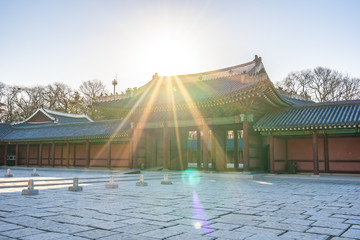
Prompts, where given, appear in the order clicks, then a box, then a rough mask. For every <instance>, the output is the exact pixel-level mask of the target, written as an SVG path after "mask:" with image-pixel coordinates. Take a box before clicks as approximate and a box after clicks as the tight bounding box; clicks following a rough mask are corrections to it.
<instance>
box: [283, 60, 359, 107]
mask: <svg viewBox="0 0 360 240" xmlns="http://www.w3.org/2000/svg"><path fill="white" fill-rule="evenodd" d="M277 86H278V87H280V88H282V89H283V90H285V91H288V92H293V93H296V94H300V95H305V96H306V95H307V96H310V97H311V99H312V100H313V101H315V102H331V101H342V100H354V99H360V79H359V78H352V77H350V76H349V75H347V74H342V73H340V72H338V71H336V70H332V69H329V68H325V67H316V68H314V69H311V70H302V71H298V72H291V73H289V75H288V76H287V77H286V78H285V79H284V80H283V81H281V82H279V83H277Z"/></svg>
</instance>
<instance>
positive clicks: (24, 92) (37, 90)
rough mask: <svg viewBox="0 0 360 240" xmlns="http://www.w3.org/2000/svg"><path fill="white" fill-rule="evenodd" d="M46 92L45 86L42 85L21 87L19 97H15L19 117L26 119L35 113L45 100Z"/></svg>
mask: <svg viewBox="0 0 360 240" xmlns="http://www.w3.org/2000/svg"><path fill="white" fill-rule="evenodd" d="M44 93H45V88H44V87H42V86H35V87H30V88H19V93H18V95H17V98H15V103H16V105H17V108H18V110H19V111H18V113H17V117H18V118H20V119H25V118H27V117H29V116H30V115H31V114H32V113H34V112H35V111H36V109H37V108H38V107H39V106H40V105H41V104H43V103H44V102H45V98H44Z"/></svg>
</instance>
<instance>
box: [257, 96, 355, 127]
mask: <svg viewBox="0 0 360 240" xmlns="http://www.w3.org/2000/svg"><path fill="white" fill-rule="evenodd" d="M355 127H360V100H354V101H342V102H327V103H313V104H307V105H302V106H301V105H299V106H293V107H291V108H290V109H285V110H280V111H276V112H271V113H268V114H266V115H264V116H263V117H262V118H261V119H260V120H259V121H258V122H256V124H254V129H255V130H256V131H291V130H307V129H341V128H355Z"/></svg>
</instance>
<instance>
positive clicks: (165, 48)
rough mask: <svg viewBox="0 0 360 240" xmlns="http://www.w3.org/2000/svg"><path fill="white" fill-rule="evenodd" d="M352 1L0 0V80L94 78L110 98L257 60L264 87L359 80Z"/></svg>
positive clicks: (357, 7)
mask: <svg viewBox="0 0 360 240" xmlns="http://www.w3.org/2000/svg"><path fill="white" fill-rule="evenodd" d="M359 12H360V1H357V0H338V1H331V0H311V1H309V0H299V1H296V0H294V1H285V0H284V1H282V0H272V1H269V0H263V1H261V0H249V1H242V0H237V1H230V0H219V1H215V0H214V1H210V0H196V1H195V0H190V1H186V0H181V1H176V0H173V1H170V0H169V1H157V0H144V1H142V0H136V1H133V0H130V1H122V0H31V1H28V0H0V82H3V83H5V84H8V85H17V86H24V87H31V86H36V85H43V86H45V85H48V84H52V83H55V82H61V83H65V84H67V85H69V86H71V87H72V88H74V89H77V88H78V87H79V86H80V85H81V83H82V82H83V81H86V80H92V79H100V80H101V81H103V82H104V83H105V84H106V86H107V89H108V90H109V91H110V92H112V91H113V90H112V89H113V86H112V85H111V82H112V80H113V79H114V78H115V77H116V76H117V80H118V85H117V86H116V91H117V92H121V91H125V90H126V89H127V88H129V87H140V86H142V85H144V84H145V83H147V82H148V81H149V80H151V78H152V75H154V73H155V72H157V73H158V74H159V75H160V76H164V75H178V74H190V73H198V72H204V71H211V70H216V69H221V68H225V67H229V66H234V65H238V64H242V63H245V62H249V61H251V60H253V59H254V55H255V54H256V55H259V56H261V57H262V60H263V63H264V65H265V68H266V71H267V73H268V75H269V77H270V79H271V80H272V81H273V82H277V81H280V80H282V79H284V78H285V77H286V76H287V74H288V73H289V72H292V71H300V70H304V69H309V68H314V67H317V66H323V67H328V68H331V69H334V70H338V71H340V72H343V73H347V74H349V75H350V76H352V77H357V78H360V14H359Z"/></svg>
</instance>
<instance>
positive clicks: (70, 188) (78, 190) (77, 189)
mask: <svg viewBox="0 0 360 240" xmlns="http://www.w3.org/2000/svg"><path fill="white" fill-rule="evenodd" d="M68 190H69V191H72V192H81V191H82V190H83V188H82V187H80V186H76V187H75V186H71V187H69V189H68Z"/></svg>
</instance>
